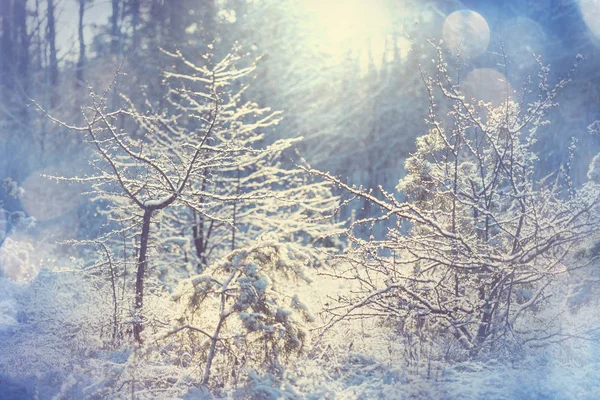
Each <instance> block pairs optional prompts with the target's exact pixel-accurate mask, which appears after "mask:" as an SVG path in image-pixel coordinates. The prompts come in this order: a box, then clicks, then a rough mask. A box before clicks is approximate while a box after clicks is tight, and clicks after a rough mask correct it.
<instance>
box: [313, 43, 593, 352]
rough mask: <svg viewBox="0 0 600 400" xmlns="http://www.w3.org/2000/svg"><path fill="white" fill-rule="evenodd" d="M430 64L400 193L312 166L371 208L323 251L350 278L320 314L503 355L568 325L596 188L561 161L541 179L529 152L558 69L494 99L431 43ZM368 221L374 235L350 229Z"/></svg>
mask: <svg viewBox="0 0 600 400" xmlns="http://www.w3.org/2000/svg"><path fill="white" fill-rule="evenodd" d="M436 66H437V75H435V76H434V77H433V78H424V83H425V87H426V90H427V91H428V93H429V95H430V111H429V118H428V120H427V123H428V125H429V130H428V132H427V133H426V134H425V135H424V136H422V137H421V138H419V139H418V140H417V150H416V152H415V153H413V154H412V155H411V156H410V157H409V158H408V159H407V160H406V169H407V175H406V176H405V177H404V178H403V179H401V180H400V182H399V184H398V186H397V190H398V191H400V192H401V193H402V194H403V196H404V198H405V199H406V200H405V201H400V200H398V199H397V197H396V196H395V195H394V194H392V193H388V192H385V191H384V190H383V189H382V188H380V191H381V195H380V196H375V195H374V194H373V193H372V191H370V190H363V189H362V188H356V187H351V186H349V185H346V184H345V183H343V182H341V181H340V180H339V179H336V178H334V177H332V176H330V175H329V174H325V173H318V172H316V173H318V174H319V175H321V176H323V177H324V178H325V179H328V180H330V181H331V182H334V183H336V184H337V185H339V186H340V187H342V188H343V189H345V190H346V191H348V192H350V194H352V195H354V196H356V197H358V198H362V199H364V200H366V201H368V202H369V203H371V204H372V206H373V208H374V209H377V210H379V211H380V213H379V215H376V216H372V217H370V218H364V219H359V220H357V221H355V222H353V223H352V224H351V225H350V227H349V229H348V231H347V233H346V235H347V237H348V239H349V242H350V244H351V245H350V246H349V248H348V249H347V250H346V251H345V254H343V255H342V256H335V257H336V258H337V259H338V260H339V263H338V269H337V271H336V272H335V273H334V276H337V277H339V278H341V279H347V280H352V281H355V283H356V285H357V286H358V288H357V289H356V290H354V291H352V292H351V293H348V294H346V295H342V296H340V298H339V302H338V304H336V305H335V306H331V307H330V312H331V318H330V321H329V326H331V325H332V324H335V323H337V322H339V321H342V320H344V319H352V318H354V316H355V315H356V316H362V315H369V314H370V315H373V316H374V317H381V318H383V319H384V320H385V321H387V322H388V324H390V325H391V326H395V329H396V330H397V334H398V335H399V336H400V337H402V338H408V337H412V338H414V340H413V341H412V344H409V345H410V346H413V349H417V348H421V346H423V345H425V348H421V350H419V351H425V352H427V353H429V354H430V355H431V356H433V357H434V358H436V359H438V360H454V361H456V360H465V359H477V358H479V357H491V356H493V357H503V356H511V357H512V356H515V355H518V354H523V352H522V348H523V347H527V346H539V345H541V344H544V343H550V342H553V341H554V340H558V339H561V340H562V339H566V338H568V337H571V336H573V335H572V333H569V332H566V331H565V329H564V328H565V327H564V326H561V325H559V324H557V323H556V321H557V318H558V316H560V315H562V314H563V313H564V312H565V311H566V310H567V308H568V304H566V303H565V302H564V301H561V299H564V298H565V297H566V295H565V294H566V288H567V286H568V282H569V273H570V272H571V271H574V270H576V269H579V268H584V267H586V266H589V262H588V261H587V260H577V259H576V258H575V257H573V255H574V254H575V250H576V249H577V246H578V245H579V244H580V242H581V241H582V240H583V239H587V238H589V237H595V236H597V234H598V219H597V212H598V209H597V208H598V207H597V206H598V199H599V198H598V191H597V190H592V189H588V188H584V189H582V190H576V189H575V188H574V187H573V185H572V184H571V181H570V179H569V176H568V174H567V172H568V165H567V166H566V167H565V168H562V169H561V170H559V171H558V172H557V173H555V174H552V175H550V176H547V177H544V178H542V179H540V178H539V177H538V175H539V174H538V173H537V167H538V155H537V154H536V153H535V143H536V141H537V135H538V134H540V132H541V131H542V128H543V127H544V126H545V125H546V120H545V117H546V115H547V113H548V112H549V110H550V109H551V108H552V107H554V106H555V105H556V98H557V96H558V94H559V92H560V90H561V89H562V88H563V87H564V86H565V85H566V84H567V82H568V81H569V77H568V76H567V77H566V78H563V79H561V80H559V81H558V83H557V84H555V85H551V84H550V83H549V81H548V73H549V72H548V67H546V66H544V65H542V64H541V63H540V66H539V83H538V88H539V89H540V90H539V96H538V97H537V98H535V99H534V100H533V101H532V102H531V103H529V104H524V103H523V102H521V103H519V102H517V100H516V99H515V98H514V97H513V96H512V95H511V94H510V93H508V94H506V98H505V99H504V101H502V102H501V103H499V104H497V105H494V104H492V103H486V102H482V101H479V102H478V101H476V100H475V99H470V98H467V97H466V95H465V94H464V93H463V90H462V89H463V88H462V87H461V86H460V85H458V84H456V83H455V82H454V81H453V80H452V78H451V77H450V73H449V72H448V64H447V63H446V61H445V60H444V58H443V53H442V50H441V49H438V60H437V64H436ZM529 93H530V92H527V94H529ZM524 98H527V96H525V97H524ZM444 108H445V109H448V110H450V111H449V114H448V116H445V115H443V114H442V110H443V109H444ZM377 225H383V226H385V227H386V228H387V234H386V235H385V237H384V238H376V237H373V236H371V237H370V238H368V239H365V238H363V237H361V235H360V232H361V231H363V232H364V231H365V230H367V231H369V230H372V231H373V230H375V227H376V226H377ZM361 228H362V230H361ZM581 332H582V334H583V335H584V336H585V335H587V334H588V333H587V331H585V330H584V331H581Z"/></svg>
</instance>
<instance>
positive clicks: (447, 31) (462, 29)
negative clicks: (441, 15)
mask: <svg viewBox="0 0 600 400" xmlns="http://www.w3.org/2000/svg"><path fill="white" fill-rule="evenodd" d="M443 36H444V42H445V44H446V46H447V47H448V49H449V50H450V51H451V52H452V53H454V54H455V55H460V56H461V57H464V58H474V57H477V56H480V55H481V54H483V53H485V51H486V50H487V47H488V45H489V44H490V28H489V26H488V23H487V21H486V20H485V18H483V17H482V16H481V14H478V13H476V12H475V11H471V10H461V11H455V12H453V13H452V14H450V15H449V16H448V18H446V21H444V27H443Z"/></svg>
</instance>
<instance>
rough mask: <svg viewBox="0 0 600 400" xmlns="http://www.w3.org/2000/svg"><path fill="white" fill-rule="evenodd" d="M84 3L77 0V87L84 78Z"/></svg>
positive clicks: (81, 83)
mask: <svg viewBox="0 0 600 400" xmlns="http://www.w3.org/2000/svg"><path fill="white" fill-rule="evenodd" d="M85 3H86V0H79V24H78V26H77V36H78V38H79V59H78V60H77V67H76V71H75V78H76V82H75V85H76V86H77V87H81V86H82V85H83V79H84V71H83V68H84V65H85V38H84V37H83V17H84V15H85Z"/></svg>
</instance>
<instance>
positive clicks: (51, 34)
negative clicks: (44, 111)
mask: <svg viewBox="0 0 600 400" xmlns="http://www.w3.org/2000/svg"><path fill="white" fill-rule="evenodd" d="M47 12H48V15H47V21H48V31H47V34H46V40H47V41H48V47H49V49H50V65H48V67H49V68H50V85H51V86H56V84H57V83H58V59H57V57H56V24H55V19H54V18H55V9H54V0H48V11H47ZM53 97H54V96H53ZM52 103H54V101H52Z"/></svg>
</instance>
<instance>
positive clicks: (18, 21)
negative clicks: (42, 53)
mask: <svg viewBox="0 0 600 400" xmlns="http://www.w3.org/2000/svg"><path fill="white" fill-rule="evenodd" d="M14 18H15V41H16V42H17V44H18V45H17V46H16V47H15V51H16V54H15V55H16V60H15V61H16V62H17V66H18V70H17V73H18V74H19V76H20V77H21V78H22V80H23V88H24V89H25V91H26V92H27V88H28V86H29V85H28V79H27V78H28V76H29V35H28V34H27V0H18V1H15V6H14Z"/></svg>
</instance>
